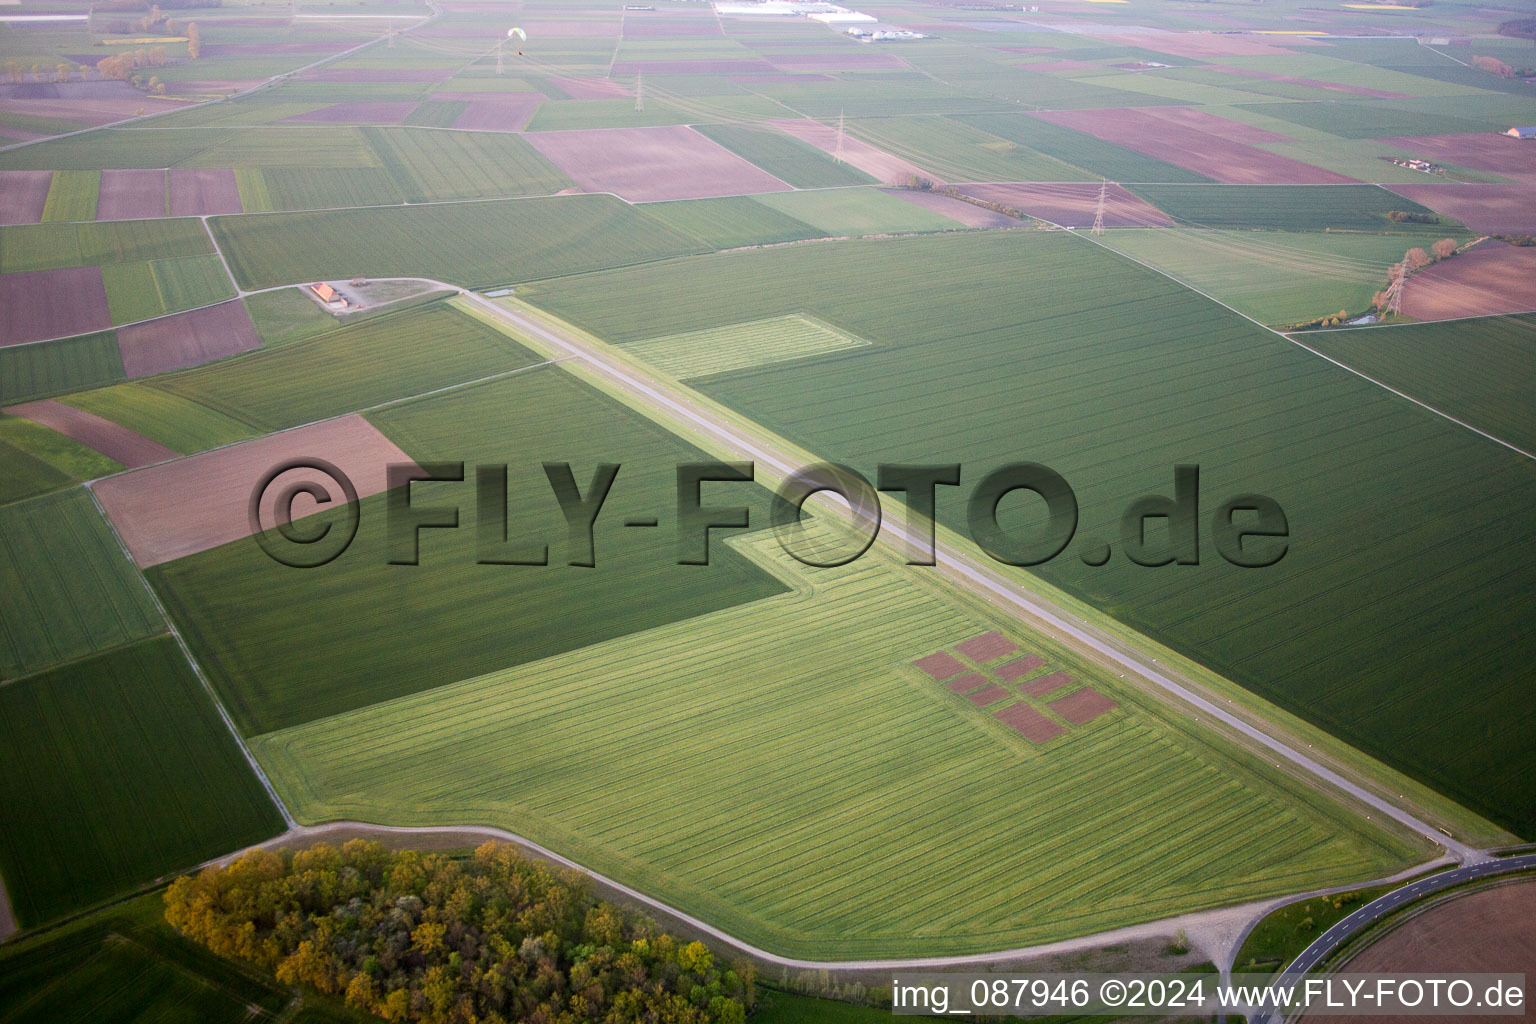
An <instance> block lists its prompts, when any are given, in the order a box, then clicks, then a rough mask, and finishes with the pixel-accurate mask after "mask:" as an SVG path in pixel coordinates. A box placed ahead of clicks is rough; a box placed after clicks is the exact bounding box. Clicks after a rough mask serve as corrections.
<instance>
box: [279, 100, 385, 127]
mask: <svg viewBox="0 0 1536 1024" xmlns="http://www.w3.org/2000/svg"><path fill="white" fill-rule="evenodd" d="M415 109H416V103H415V102H414V101H407V102H404V103H332V104H331V105H330V106H328V107H321V108H320V109H319V110H311V111H309V112H308V113H304V114H294V115H293V116H292V117H285V118H283V120H284V121H320V122H324V123H327V124H399V123H400V122H401V121H404V120H405V119H406V118H407V117H409V116H410V114H411V111H413V110H415Z"/></svg>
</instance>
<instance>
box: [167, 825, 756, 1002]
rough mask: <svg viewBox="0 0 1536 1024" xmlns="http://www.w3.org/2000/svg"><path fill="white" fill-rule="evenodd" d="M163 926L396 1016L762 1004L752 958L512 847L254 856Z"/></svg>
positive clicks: (195, 882) (347, 849)
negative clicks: (695, 938)
mask: <svg viewBox="0 0 1536 1024" xmlns="http://www.w3.org/2000/svg"><path fill="white" fill-rule="evenodd" d="M165 919H166V921H167V922H168V923H169V924H170V925H171V926H172V927H174V928H175V929H176V930H177V931H179V932H181V934H183V935H185V936H187V937H188V938H190V939H192V940H194V941H196V942H199V943H201V944H202V945H204V946H206V947H207V948H208V949H210V950H212V951H213V952H215V953H217V954H219V955H220V956H224V957H228V958H231V959H235V960H242V961H245V962H247V963H251V964H254V965H256V966H258V967H260V968H262V969H264V970H267V971H270V972H271V973H273V974H274V975H275V976H276V977H277V979H278V980H279V981H281V982H283V983H284V984H290V985H303V986H307V987H309V988H313V989H316V990H318V991H320V992H323V993H327V994H330V995H334V996H338V997H340V998H342V999H344V1000H345V1001H346V1002H347V1004H348V1005H351V1006H353V1007H356V1008H358V1009H361V1010H365V1011H367V1012H369V1013H373V1014H376V1015H378V1016H380V1017H383V1018H384V1019H386V1020H391V1021H426V1022H431V1024H510V1022H513V1021H520V1022H526V1024H580V1022H594V1024H599V1022H600V1024H630V1022H636V1024H638V1022H647V1024H743V1022H744V1021H745V1020H746V1007H747V1006H750V1005H752V1003H753V1002H754V1001H755V995H754V983H755V974H754V968H753V967H752V965H751V964H750V963H747V962H738V963H735V964H731V965H720V964H717V963H716V961H715V957H714V955H713V954H712V953H711V952H710V951H709V949H708V948H707V947H706V946H704V945H703V943H700V942H690V943H686V944H685V943H683V942H682V941H680V940H678V939H676V938H674V937H673V936H671V935H668V934H666V933H665V932H663V931H661V930H660V929H659V928H658V927H657V926H656V924H655V923H654V922H653V921H651V920H650V919H649V918H647V917H645V916H644V915H641V914H636V913H634V912H631V911H626V910H624V909H622V908H620V907H617V906H615V905H613V904H611V903H607V902H605V901H602V900H599V899H597V898H596V897H595V896H594V895H593V893H592V891H591V887H590V884H589V882H588V881H587V879H586V878H585V877H584V876H582V875H581V874H580V873H578V872H575V871H571V870H567V869H563V868H552V867H550V866H548V865H546V864H544V863H542V862H540V861H535V860H533V859H531V858H529V857H527V856H525V855H523V854H522V853H521V852H520V851H519V850H518V849H517V848H516V847H514V846H511V845H510V844H507V843H498V842H488V843H485V844H484V845H482V846H480V847H479V848H478V849H476V850H475V851H474V854H473V855H472V856H471V857H469V858H468V859H464V860H459V859H455V858H452V857H448V856H445V855H443V854H438V853H422V852H420V851H415V850H403V851H391V850H388V849H386V848H385V847H383V846H382V845H381V844H379V843H376V842H371V841H367V840H360V839H355V840H352V841H350V842H347V843H345V844H344V845H342V846H341V847H339V848H338V847H335V846H332V845H330V844H326V843H322V844H320V845H317V846H315V847H313V848H312V849H309V850H302V851H297V852H295V851H290V850H279V851H271V850H251V851H248V852H247V853H245V854H244V855H242V856H241V857H240V858H238V859H237V860H235V861H234V862H233V863H231V864H229V865H228V866H227V867H210V868H207V869H205V870H204V871H202V872H201V873H199V874H197V875H189V876H185V877H182V878H178V879H177V880H176V881H174V882H172V883H171V886H170V888H169V889H167V890H166V894H165Z"/></svg>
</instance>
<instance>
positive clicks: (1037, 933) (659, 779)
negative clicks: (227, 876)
mask: <svg viewBox="0 0 1536 1024" xmlns="http://www.w3.org/2000/svg"><path fill="white" fill-rule="evenodd" d="M773 543H774V542H773V541H772V540H771V539H768V538H766V537H763V538H749V539H747V540H746V541H744V542H742V545H741V546H742V547H743V548H744V549H746V550H753V551H754V554H753V557H754V558H755V559H762V560H763V561H764V562H765V564H773V565H775V567H776V569H775V571H780V572H785V573H786V574H789V575H790V576H791V578H793V579H794V580H795V582H796V586H797V592H796V593H794V594H792V595H786V596H782V597H779V598H775V599H773V600H770V601H760V602H757V603H755V604H751V605H746V606H741V607H737V608H733V609H729V610H726V611H721V612H718V613H716V614H713V615H710V616H707V617H705V618H702V619H695V620H691V621H683V622H677V623H674V624H671V625H667V626H664V627H662V628H658V629H653V630H651V631H649V632H646V633H642V634H638V635H634V636H630V637H626V638H624V639H621V640H616V641H613V642H610V643H605V644H601V645H597V646H592V647H588V648H585V649H583V650H581V651H580V652H573V653H571V654H565V655H559V656H555V657H550V658H546V659H544V660H542V661H539V662H537V663H534V664H531V665H525V666H522V667H520V668H516V669H510V670H507V671H504V672H497V673H494V674H492V675H490V676H488V677H485V678H483V679H477V680H469V681H466V682H463V683H460V684H457V685H454V686H450V687H445V688H442V689H438V690H434V691H431V692H427V693H419V694H416V695H413V696H411V697H408V698H405V699H402V700H398V701H394V702H392V703H389V704H382V705H378V706H375V707H372V708H366V709H360V710H357V711H353V712H349V713H347V714H344V715H338V716H336V717H333V718H329V719H325V720H321V721H316V722H312V723H309V724H306V725H302V726H299V727H297V728H292V729H287V730H284V731H282V732H277V733H273V734H270V735H267V736H262V737H259V738H258V739H257V740H256V741H255V750H256V753H257V756H258V757H259V758H260V759H261V760H262V761H263V763H264V764H265V765H266V766H267V768H268V770H269V771H270V772H271V773H272V776H273V778H274V780H275V782H276V784H277V785H278V787H279V788H280V790H281V791H282V792H283V793H284V794H285V796H286V797H287V798H288V799H289V800H290V802H291V806H293V807H294V808H295V809H296V811H297V813H298V814H299V815H300V816H301V817H303V818H304V819H305V820H321V819H325V818H331V817H353V816H356V817H362V818H366V819H368V820H380V821H390V822H399V823H410V824H427V823H433V822H440V823H444V822H449V821H455V822H462V821H477V822H485V823H488V824H496V825H501V826H503V827H506V828H510V829H515V830H516V831H518V832H519V833H520V834H523V835H528V836H531V837H533V838H535V839H537V840H538V841H540V842H543V843H546V844H548V845H550V846H552V847H554V848H556V849H559V850H561V851H562V852H564V853H566V854H568V855H570V856H573V857H574V858H576V859H577V860H579V861H581V862H583V863H585V864H589V865H590V866H592V867H594V868H595V869H597V870H599V871H603V872H605V873H608V874H611V875H613V876H615V877H618V878H620V879H622V880H624V881H625V882H627V883H629V884H633V885H637V886H639V887H640V888H641V889H642V890H644V891H646V892H648V893H651V894H653V895H656V896H658V897H660V898H662V899H665V900H667V901H668V902H670V903H673V904H674V905H677V906H681V907H683V908H685V909H686V910H688V911H690V912H692V913H696V914H701V915H703V916H704V917H705V918H706V919H708V920H710V921H711V922H713V923H716V924H718V925H720V926H721V927H724V928H726V929H728V930H729V931H731V932H732V933H733V934H736V935H739V936H742V937H743V938H746V939H747V940H749V941H752V942H755V943H758V944H760V945H764V946H767V947H768V948H771V949H774V950H777V951H780V952H786V953H792V954H796V955H805V956H875V955H886V954H910V953H914V952H917V951H918V950H922V951H925V952H930V953H931V952H960V951H970V950H977V949H983V948H986V949H993V948H1000V947H1004V946H1010V945H1023V944H1026V943H1030V942H1037V941H1045V940H1049V939H1051V938H1055V937H1059V936H1061V935H1064V934H1077V933H1080V932H1082V931H1084V930H1093V929H1095V928H1102V927H1109V926H1112V925H1114V924H1123V923H1126V922H1129V921H1134V920H1144V919H1151V918H1156V917H1160V916H1163V915H1166V914H1170V913H1175V912H1178V911H1180V910H1186V909H1191V908H1193V907H1196V906H1207V905H1211V904H1213V903H1219V902H1226V901H1231V900H1238V899H1244V898H1251V897H1254V896H1257V895H1259V894H1261V893H1264V892H1269V891H1279V890H1281V889H1284V888H1285V887H1286V886H1292V887H1306V886H1309V885H1314V884H1321V883H1323V882H1324V880H1326V879H1330V878H1345V877H1351V873H1352V872H1353V873H1373V872H1376V871H1379V870H1380V868H1381V867H1382V866H1383V865H1384V864H1386V863H1389V862H1391V861H1392V860H1393V859H1394V858H1395V857H1396V856H1397V854H1395V853H1393V852H1391V851H1390V850H1389V848H1388V847H1387V846H1382V847H1378V846H1376V845H1375V841H1374V840H1370V839H1366V838H1365V837H1364V836H1362V834H1361V833H1360V832H1359V831H1358V830H1357V829H1356V828H1355V827H1353V826H1351V825H1349V824H1348V823H1347V821H1346V820H1345V819H1343V818H1341V817H1339V818H1336V817H1332V816H1330V815H1329V814H1328V813H1327V812H1324V811H1322V810H1321V809H1320V808H1319V807H1318V805H1317V804H1316V803H1315V802H1314V799H1315V798H1308V797H1304V796H1300V795H1299V793H1298V792H1297V791H1294V790H1291V789H1290V788H1289V787H1284V788H1280V787H1277V786H1276V784H1275V783H1274V782H1273V781H1272V780H1271V779H1269V778H1267V777H1261V776H1260V774H1259V773H1258V772H1257V771H1256V765H1255V762H1253V761H1250V760H1248V759H1246V758H1242V757H1234V756H1232V755H1231V753H1230V752H1227V751H1224V750H1220V749H1216V748H1214V747H1212V746H1210V745H1208V744H1207V742H1206V741H1205V740H1202V739H1199V738H1196V737H1193V736H1190V735H1185V734H1181V733H1178V732H1176V731H1175V730H1174V729H1173V727H1171V726H1170V725H1168V724H1167V723H1166V722H1164V721H1163V720H1161V719H1159V718H1158V717H1157V716H1156V713H1155V712H1149V711H1147V710H1145V709H1144V708H1143V707H1142V706H1141V705H1140V704H1139V702H1138V703H1136V705H1135V708H1134V710H1133V711H1132V712H1131V713H1130V714H1123V715H1118V716H1116V718H1115V719H1113V720H1105V721H1103V722H1100V723H1095V724H1094V725H1093V726H1088V727H1082V728H1080V729H1078V730H1074V733H1073V734H1072V735H1069V736H1068V737H1065V738H1063V739H1062V740H1060V741H1058V742H1057V743H1056V744H1054V745H1053V746H1051V747H1050V748H1048V749H1041V748H1035V747H1033V746H1032V745H1031V744H1029V743H1027V742H1026V741H1024V740H1022V739H1021V738H1019V737H1018V736H1016V735H1015V734H1014V733H1013V732H1012V731H1011V730H1010V729H1008V728H1007V727H1006V726H1003V725H1001V724H1000V723H997V722H994V721H992V720H991V718H990V716H988V715H986V714H985V713H980V712H977V711H976V710H975V709H974V708H972V707H971V706H970V704H969V703H968V702H967V701H966V700H965V699H964V698H963V697H960V696H958V695H955V694H951V693H948V692H947V691H945V690H944V689H943V688H942V687H940V686H937V685H935V684H934V683H933V682H932V681H931V680H929V679H927V678H926V677H924V676H921V674H920V673H918V672H917V671H916V670H914V669H912V668H911V666H910V665H908V664H906V662H908V661H910V660H911V659H912V658H913V657H915V656H917V655H920V654H923V653H926V652H928V651H931V650H933V649H935V648H938V647H943V646H946V645H949V644H953V643H954V642H955V641H957V640H959V639H963V638H965V637H968V636H973V635H975V634H976V633H978V632H980V631H981V630H982V628H984V627H982V626H981V625H980V624H979V623H978V621H977V620H976V619H974V618H973V617H972V616H971V613H968V612H964V611H962V610H960V609H959V608H958V607H957V606H955V605H952V604H950V603H947V602H946V601H945V600H944V599H943V598H941V597H940V596H939V592H938V591H935V590H931V589H929V588H928V587H927V585H926V584H925V583H924V582H922V581H921V579H919V578H917V577H915V576H914V575H913V574H912V573H911V572H910V571H909V570H908V569H907V568H906V567H904V566H899V565H895V564H893V563H892V562H889V561H886V560H885V559H884V558H879V559H875V558H871V559H868V560H861V561H860V562H857V563H854V564H853V565H852V566H849V567H845V568H843V569H838V570H824V571H817V572H814V573H804V574H801V573H799V572H794V571H793V570H792V568H791V567H790V566H787V565H784V564H783V563H787V562H788V559H787V558H786V557H785V556H783V555H782V553H775V551H774V549H773V548H772V545H773ZM733 546H735V545H733ZM811 584H814V586H811ZM704 638H707V639H708V642H707V643H705V642H701V641H702V640H703V639H704ZM1074 668H1076V666H1074ZM1079 671H1081V670H1079ZM1089 671H1091V670H1089ZM1096 685H1098V684H1097V682H1096ZM1113 692H1115V693H1116V695H1117V696H1122V697H1123V696H1126V695H1125V694H1122V693H1121V692H1120V691H1118V690H1115V691H1113ZM1129 699H1130V698H1127V700H1129ZM854 725H856V726H857V727H856V728H851V727H852V726H854ZM578 750H579V751H580V756H579V758H578V757H575V756H574V754H573V752H574V751H578ZM1128 822H1131V823H1134V824H1131V825H1127V823H1128ZM1261 834H1262V835H1264V836H1266V840H1265V842H1264V852H1263V854H1261V855H1259V856H1257V857H1255V856H1254V855H1253V853H1252V851H1253V848H1254V847H1253V843H1254V839H1255V837H1256V836H1258V835H1261ZM893 837H900V840H899V841H893ZM1271 839H1272V840H1273V841H1272V842H1271V841H1270V840H1271ZM914 862H920V863H921V864H922V865H923V876H924V884H923V885H922V886H921V887H919V888H918V889H916V890H914V889H913V887H912V886H911V885H910V884H907V883H909V882H910V878H911V870H912V865H913V863H914ZM903 880H906V881H903Z"/></svg>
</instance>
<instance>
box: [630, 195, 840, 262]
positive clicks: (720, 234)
mask: <svg viewBox="0 0 1536 1024" xmlns="http://www.w3.org/2000/svg"><path fill="white" fill-rule="evenodd" d="M645 215H646V216H647V217H650V218H652V219H653V220H655V221H657V222H658V223H661V224H664V225H666V226H667V227H669V228H673V229H675V230H677V231H680V232H682V233H683V234H685V235H689V236H692V237H693V238H697V239H698V240H699V241H700V242H701V243H703V245H704V247H705V248H709V249H734V248H736V247H738V246H743V245H768V244H772V243H774V242H792V241H797V240H799V239H803V238H820V237H823V236H824V235H825V234H826V232H824V231H822V230H820V229H819V228H814V227H812V226H811V225H809V224H807V223H806V222H805V221H803V220H799V219H798V218H795V217H792V216H790V215H789V214H786V213H780V212H779V211H778V210H774V209H771V208H769V207H767V206H764V205H763V204H762V203H760V202H758V201H757V200H756V199H755V198H753V197H751V196H725V197H722V198H719V199H679V200H675V201H672V202H666V203H647V204H646V206H645Z"/></svg>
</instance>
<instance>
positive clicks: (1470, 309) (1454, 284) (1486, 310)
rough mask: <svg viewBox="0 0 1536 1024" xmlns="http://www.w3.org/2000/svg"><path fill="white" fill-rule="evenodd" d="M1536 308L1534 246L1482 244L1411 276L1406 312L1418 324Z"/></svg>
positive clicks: (1405, 287)
mask: <svg viewBox="0 0 1536 1024" xmlns="http://www.w3.org/2000/svg"><path fill="white" fill-rule="evenodd" d="M1530 310H1536V248H1533V247H1529V246H1527V247H1520V246H1514V245H1506V244H1504V243H1503V242H1484V243H1483V244H1482V245H1479V246H1477V247H1476V248H1475V249H1469V250H1468V251H1466V252H1464V253H1462V254H1461V255H1459V256H1453V257H1451V258H1450V259H1448V260H1444V261H1442V262H1440V263H1437V264H1435V265H1434V266H1432V267H1426V268H1425V269H1423V270H1421V271H1419V272H1418V273H1416V274H1413V275H1412V276H1410V277H1409V278H1408V280H1407V281H1406V282H1405V283H1404V285H1403V312H1404V313H1406V314H1408V315H1409V316H1411V317H1415V318H1417V319H1419V320H1450V319H1453V318H1455V317H1462V316H1490V315H1492V314H1495V313H1524V312H1529V311H1530Z"/></svg>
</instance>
